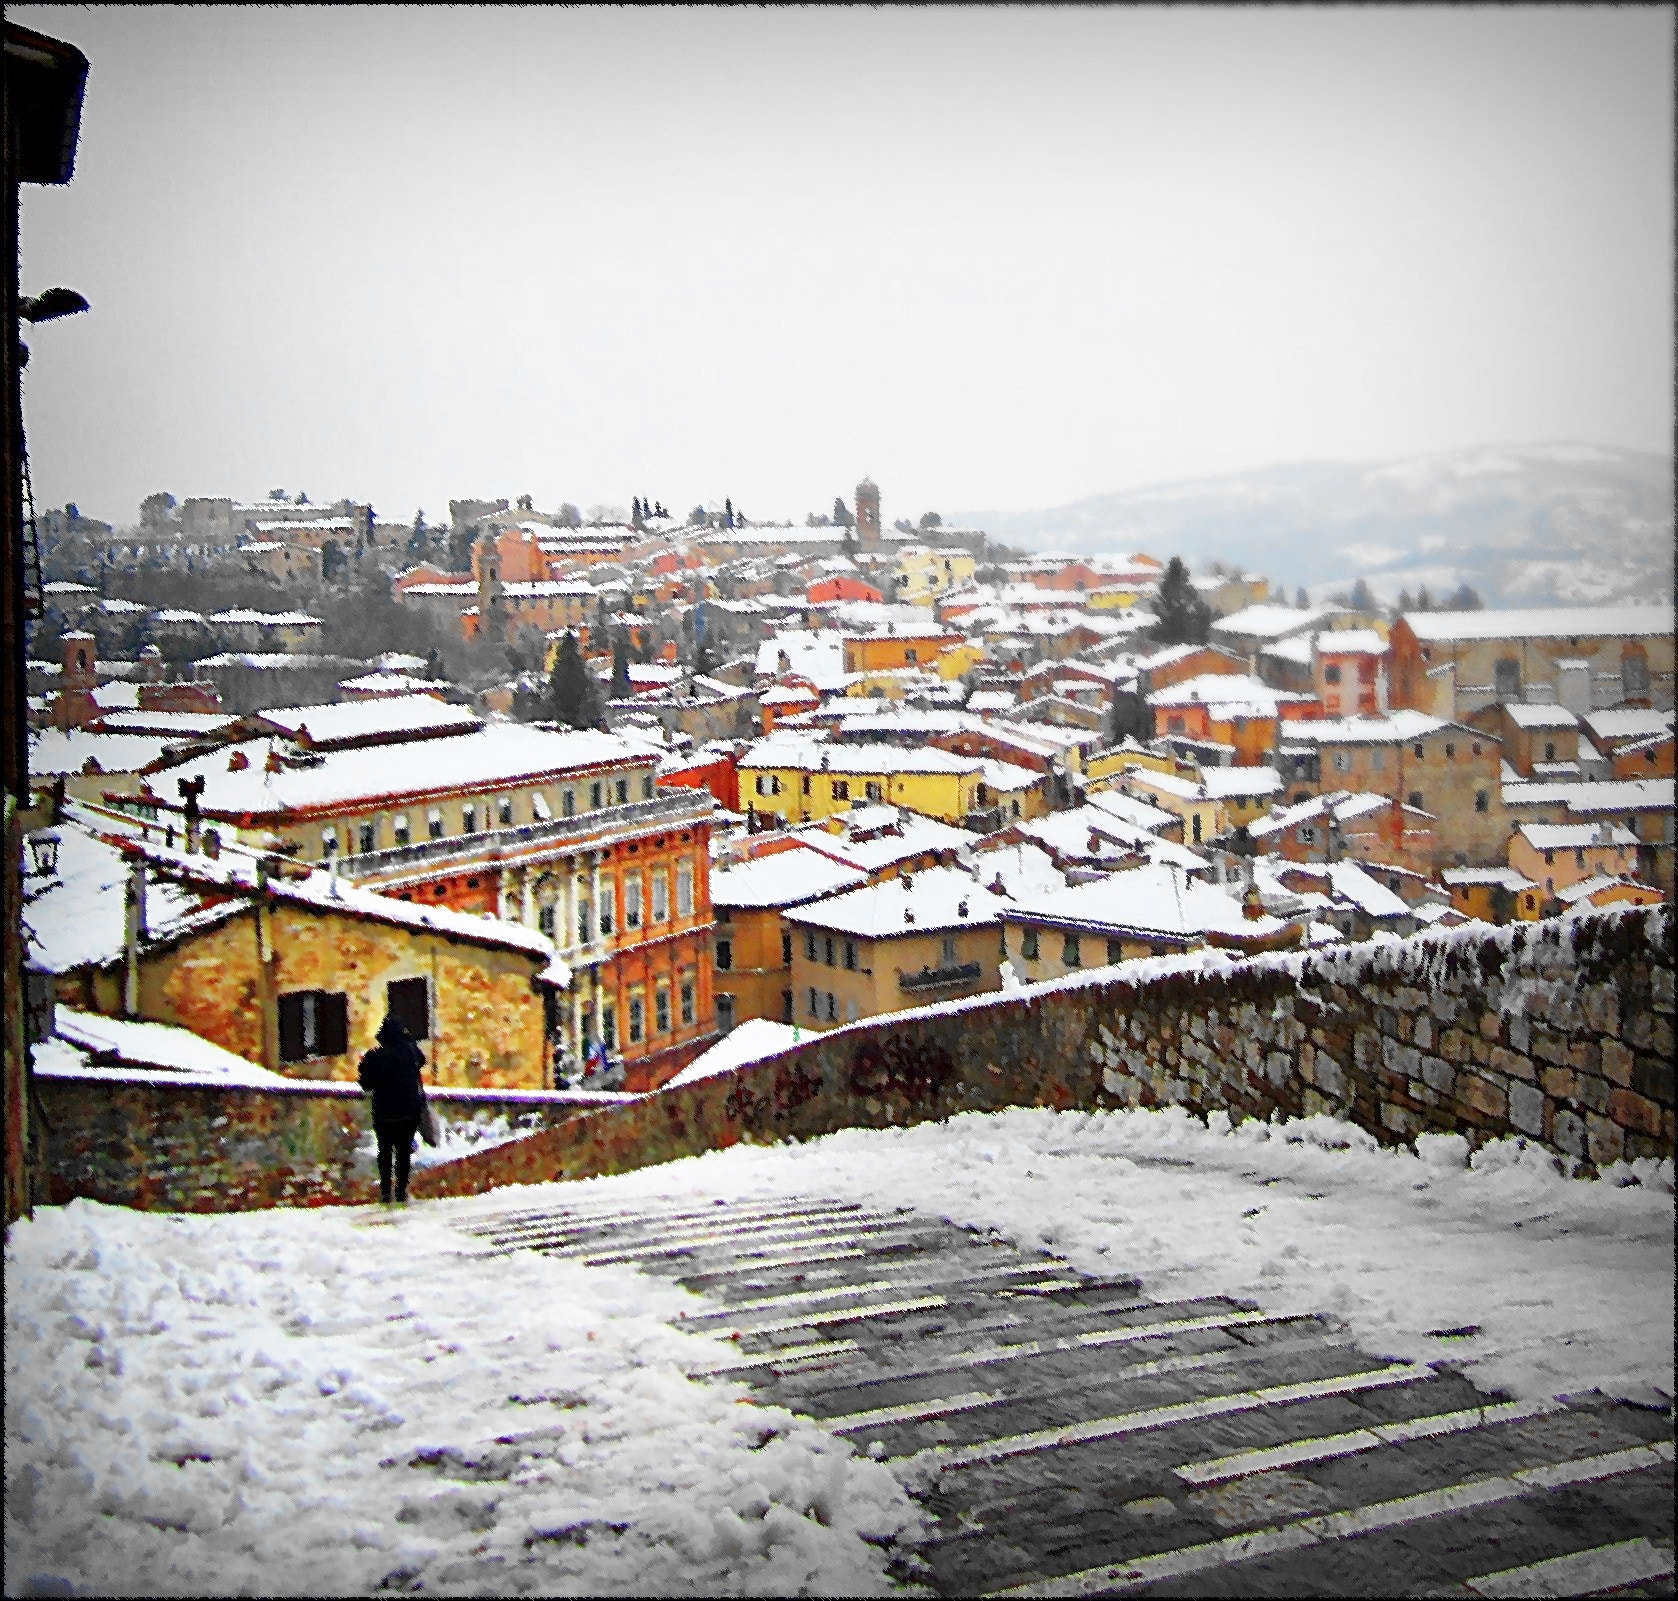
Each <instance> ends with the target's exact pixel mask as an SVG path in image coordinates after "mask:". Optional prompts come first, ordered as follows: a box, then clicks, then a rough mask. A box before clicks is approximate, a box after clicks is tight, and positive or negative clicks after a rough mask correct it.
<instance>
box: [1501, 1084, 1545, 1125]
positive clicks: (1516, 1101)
mask: <svg viewBox="0 0 1678 1601" xmlns="http://www.w3.org/2000/svg"><path fill="white" fill-rule="evenodd" d="M1509 1121H1510V1122H1511V1123H1513V1124H1514V1125H1515V1127H1516V1128H1518V1129H1519V1130H1520V1131H1521V1132H1522V1133H1523V1134H1530V1135H1532V1136H1533V1138H1535V1139H1542V1138H1543V1137H1544V1093H1543V1091H1542V1090H1540V1089H1539V1088H1538V1087H1537V1086H1536V1085H1534V1084H1511V1085H1510V1086H1509Z"/></svg>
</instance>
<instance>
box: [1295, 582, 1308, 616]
mask: <svg viewBox="0 0 1678 1601" xmlns="http://www.w3.org/2000/svg"><path fill="white" fill-rule="evenodd" d="M1293 603H1294V605H1296V606H1297V607H1298V608H1299V609H1300V610H1301V611H1310V609H1311V597H1310V596H1309V595H1307V594H1306V593H1305V586H1304V585H1303V584H1301V585H1300V586H1299V587H1298V588H1297V589H1296V590H1294V592H1293Z"/></svg>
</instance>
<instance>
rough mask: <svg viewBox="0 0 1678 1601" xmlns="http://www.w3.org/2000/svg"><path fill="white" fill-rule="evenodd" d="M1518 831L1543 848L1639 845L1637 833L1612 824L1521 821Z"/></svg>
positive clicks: (1572, 848)
mask: <svg viewBox="0 0 1678 1601" xmlns="http://www.w3.org/2000/svg"><path fill="white" fill-rule="evenodd" d="M1515 832H1516V833H1517V834H1519V835H1520V836H1521V837H1522V838H1523V839H1524V840H1525V841H1526V842H1527V844H1529V845H1530V846H1532V848H1533V849H1534V850H1539V851H1560V850H1569V851H1571V850H1583V849H1588V848H1590V847H1592V846H1598V847H1604V846H1624V845H1633V846H1635V845H1636V844H1637V836H1636V835H1635V834H1634V833H1632V831H1631V830H1630V829H1629V828H1621V827H1619V826H1618V825H1617V824H1611V823H1521V824H1519V825H1518V826H1517V827H1516V829H1515ZM1604 834H1606V836H1607V837H1606V838H1604V837H1603V836H1604Z"/></svg>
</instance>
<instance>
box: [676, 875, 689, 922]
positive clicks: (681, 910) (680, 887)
mask: <svg viewBox="0 0 1678 1601" xmlns="http://www.w3.org/2000/svg"><path fill="white" fill-rule="evenodd" d="M676 915H677V916H678V917H692V916H693V863H692V862H682V863H681V864H680V865H679V866H678V867H677V868H676Z"/></svg>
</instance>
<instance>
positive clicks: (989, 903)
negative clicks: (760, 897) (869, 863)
mask: <svg viewBox="0 0 1678 1601" xmlns="http://www.w3.org/2000/svg"><path fill="white" fill-rule="evenodd" d="M1006 904H1007V903H1006V902H1005V901H1003V900H1002V899H1000V898H999V897H998V896H995V895H992V894H991V893H990V891H989V890H987V889H983V888H981V887H980V886H979V885H978V884H976V883H975V882H974V881H973V879H972V878H971V877H970V876H969V875H968V874H966V873H964V872H962V871H961V869H959V868H955V867H929V868H925V869H923V870H921V871H920V872H916V873H903V874H900V875H899V876H898V877H896V878H888V879H884V880H882V881H881V882H880V883H878V884H870V885H868V886H867V887H865V888H863V889H855V890H851V891H850V892H848V893H847V894H844V895H835V896H833V897H831V898H830V899H828V900H821V901H816V902H814V903H812V904H811V905H808V906H800V907H798V908H796V909H795V910H793V911H790V912H788V913H787V914H786V920H787V921H788V922H790V923H798V924H801V925H807V926H809V927H811V928H821V929H828V930H831V931H832V932H833V933H836V934H852V935H855V936H856V937H858V938H859V939H891V938H895V937H897V936H898V935H903V934H917V933H919V934H924V933H926V932H927V931H928V930H933V931H936V930H941V929H950V928H971V927H978V926H981V925H983V924H986V923H994V922H995V921H996V915H997V910H998V908H999V907H1001V906H1004V905H1006Z"/></svg>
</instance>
